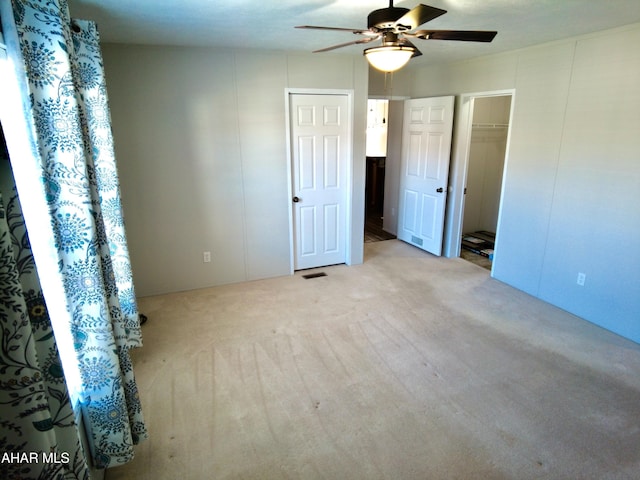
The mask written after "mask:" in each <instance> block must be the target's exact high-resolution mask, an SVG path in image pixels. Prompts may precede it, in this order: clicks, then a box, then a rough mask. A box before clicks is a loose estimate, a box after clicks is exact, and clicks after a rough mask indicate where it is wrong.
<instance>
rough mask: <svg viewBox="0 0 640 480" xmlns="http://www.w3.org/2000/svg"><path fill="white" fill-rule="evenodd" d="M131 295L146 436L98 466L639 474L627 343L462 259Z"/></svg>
mask: <svg viewBox="0 0 640 480" xmlns="http://www.w3.org/2000/svg"><path fill="white" fill-rule="evenodd" d="M365 254H366V255H365V263H364V264H363V265H357V266H351V267H349V266H345V265H339V266H333V267H327V268H323V269H321V270H322V271H324V272H325V273H327V276H326V277H320V278H315V279H311V280H305V279H303V278H302V276H301V274H302V273H309V272H298V273H296V274H295V275H293V276H287V277H281V278H275V279H269V280H263V281H254V282H248V283H243V284H237V285H229V286H221V287H215V288H209V289H203V290H197V291H191V292H185V293H177V294H169V295H162V296H157V297H149V298H143V299H141V300H140V309H141V311H142V312H144V313H145V314H147V315H148V317H149V321H148V323H147V324H146V325H145V327H144V329H143V332H144V341H145V346H144V347H143V348H141V349H139V350H137V351H135V352H134V362H135V369H136V372H137V379H138V384H139V387H140V395H141V399H142V404H143V408H144V413H145V418H146V422H147V424H148V428H149V432H150V438H149V439H148V440H147V441H146V442H144V443H142V444H141V445H139V446H138V447H137V449H136V458H135V459H134V460H133V461H132V462H131V463H129V464H127V465H125V466H122V467H117V468H114V469H111V470H108V471H107V475H106V478H107V480H117V479H135V480H144V479H149V480H159V479H171V480H176V479H178V480H187V479H216V480H217V479H367V480H369V479H549V480H551V479H553V480H558V479H632V478H636V479H637V478H640V345H638V344H635V343H633V342H630V341H627V340H625V339H623V338H620V337H618V336H616V335H614V334H612V333H610V332H607V331H605V330H602V329H600V328H598V327H596V326H594V325H592V324H590V323H588V322H586V321H584V320H581V319H579V318H577V317H575V316H573V315H570V314H568V313H566V312H563V311H561V310H559V309H557V308H555V307H553V306H551V305H548V304H545V303H543V302H541V301H538V300H536V299H534V298H532V297H530V296H528V295H526V294H524V293H522V292H520V291H517V290H515V289H513V288H511V287H509V286H507V285H504V284H502V283H500V282H498V281H496V280H493V279H491V278H490V277H489V273H488V272H487V270H485V269H483V268H480V267H478V266H476V265H473V264H471V263H468V262H466V261H464V260H462V259H443V258H436V257H433V256H431V255H429V254H426V253H424V252H421V251H420V250H418V249H416V248H414V247H411V246H409V245H406V244H404V243H402V242H400V241H398V240H390V241H386V242H379V243H370V244H367V245H366V248H365Z"/></svg>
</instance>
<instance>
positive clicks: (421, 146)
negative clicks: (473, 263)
mask: <svg viewBox="0 0 640 480" xmlns="http://www.w3.org/2000/svg"><path fill="white" fill-rule="evenodd" d="M453 106H454V97H453V96H447V97H435V98H420V99H411V100H406V101H405V107H404V121H403V133H402V136H403V139H402V162H401V173H400V199H399V206H398V238H399V239H400V240H403V241H405V242H408V243H410V244H412V245H415V246H416V247H419V248H421V249H423V250H426V251H427V252H430V253H432V254H434V255H438V256H439V255H440V254H441V253H442V236H443V231H444V214H445V207H446V203H447V191H448V185H447V182H448V179H449V157H450V154H451V133H452V128H453Z"/></svg>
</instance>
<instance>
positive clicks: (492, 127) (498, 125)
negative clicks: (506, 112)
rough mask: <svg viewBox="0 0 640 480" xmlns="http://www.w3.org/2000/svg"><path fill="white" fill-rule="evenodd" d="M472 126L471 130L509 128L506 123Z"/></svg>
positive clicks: (475, 124) (476, 124)
mask: <svg viewBox="0 0 640 480" xmlns="http://www.w3.org/2000/svg"><path fill="white" fill-rule="evenodd" d="M472 126H473V128H487V129H494V128H509V124H508V123H474V124H472Z"/></svg>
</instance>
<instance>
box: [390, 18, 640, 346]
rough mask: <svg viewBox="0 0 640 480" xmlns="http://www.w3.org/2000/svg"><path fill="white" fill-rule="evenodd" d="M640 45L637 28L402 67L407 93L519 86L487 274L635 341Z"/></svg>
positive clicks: (638, 335) (639, 295)
mask: <svg viewBox="0 0 640 480" xmlns="http://www.w3.org/2000/svg"><path fill="white" fill-rule="evenodd" d="M638 45H640V24H635V25H631V26H628V27H625V28H620V29H615V30H609V31H605V32H599V33H596V34H593V35H588V36H583V37H576V38H572V39H568V40H566V41H561V42H554V43H551V44H546V45H541V46H538V47H535V48H527V49H523V50H518V51H513V52H509V53H506V54H501V55H495V56H491V57H485V58H482V59H476V60H473V61H467V62H459V63H452V64H448V65H439V66H433V67H426V68H422V69H409V70H404V71H401V72H403V74H404V75H405V76H407V77H409V78H410V82H411V85H412V86H411V89H410V94H411V96H412V97H428V96H437V95H447V94H456V95H460V94H463V93H473V92H488V91H496V90H503V89H515V96H514V99H513V101H514V111H513V119H512V120H513V123H512V125H511V129H512V133H511V138H510V147H509V150H508V152H507V167H506V174H505V178H504V190H503V196H502V208H501V219H500V224H499V226H498V232H497V233H498V238H497V242H498V243H497V245H496V257H495V262H494V270H493V274H494V276H495V277H496V278H497V279H499V280H502V281H504V282H505V283H508V284H510V285H513V286H515V287H517V288H519V289H522V290H524V291H525V292H528V293H530V294H532V295H534V296H537V297H539V298H541V299H543V300H546V301H548V302H550V303H552V304H555V305H557V306H559V307H561V308H563V309H566V310H568V311H570V312H573V313H575V314H577V315H579V316H581V317H583V318H585V319H587V320H590V321H592V322H594V323H596V324H598V325H601V326H603V327H605V328H607V329H610V330H612V331H615V332H617V333H619V334H621V335H624V336H626V337H628V338H631V339H633V340H635V341H637V342H640V277H639V276H638V271H640V249H638V248H637V243H638V238H640V202H639V200H640V193H639V192H640V161H639V160H640V159H639V156H640V153H639V152H640V135H638V132H640V88H638V85H640V49H638V48H637V46H638ZM579 272H583V273H585V274H586V276H587V277H586V282H585V285H584V286H579V285H577V283H576V278H577V275H578V273H579Z"/></svg>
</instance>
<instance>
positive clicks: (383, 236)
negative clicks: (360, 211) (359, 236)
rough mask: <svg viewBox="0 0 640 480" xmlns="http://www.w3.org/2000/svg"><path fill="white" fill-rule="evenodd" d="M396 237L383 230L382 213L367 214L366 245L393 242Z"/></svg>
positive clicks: (365, 226) (365, 227)
mask: <svg viewBox="0 0 640 480" xmlns="http://www.w3.org/2000/svg"><path fill="white" fill-rule="evenodd" d="M394 238H396V236H395V235H393V234H392V233H389V232H387V231H385V230H383V229H382V213H380V212H371V213H369V212H367V214H366V218H365V224H364V243H370V242H381V241H383V240H393V239H394Z"/></svg>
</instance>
